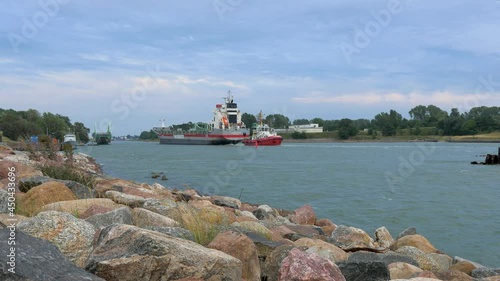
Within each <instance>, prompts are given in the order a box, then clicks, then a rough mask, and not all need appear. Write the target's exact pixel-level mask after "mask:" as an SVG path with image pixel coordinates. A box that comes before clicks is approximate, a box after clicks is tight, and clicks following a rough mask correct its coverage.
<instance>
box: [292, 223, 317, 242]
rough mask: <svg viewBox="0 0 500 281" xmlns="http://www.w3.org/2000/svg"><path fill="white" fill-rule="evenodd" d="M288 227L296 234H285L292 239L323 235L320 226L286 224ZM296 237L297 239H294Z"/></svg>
mask: <svg viewBox="0 0 500 281" xmlns="http://www.w3.org/2000/svg"><path fill="white" fill-rule="evenodd" d="M284 226H285V227H286V228H288V229H289V230H291V231H292V232H293V233H294V234H296V235H294V234H292V236H290V235H285V236H284V237H285V238H287V239H290V240H297V239H300V238H302V237H309V238H315V237H317V236H319V235H321V233H320V231H319V227H315V226H311V225H284ZM294 238H295V239H294Z"/></svg>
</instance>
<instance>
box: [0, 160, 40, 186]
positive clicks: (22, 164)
mask: <svg viewBox="0 0 500 281" xmlns="http://www.w3.org/2000/svg"><path fill="white" fill-rule="evenodd" d="M17 156H22V155H12V157H5V158H4V159H3V160H2V161H0V180H1V179H7V178H8V177H9V168H10V169H12V167H13V168H14V169H15V174H16V181H17V183H18V182H19V180H21V179H22V178H24V177H30V176H41V175H43V174H42V172H41V171H40V170H38V169H37V168H35V165H33V164H30V163H29V162H30V161H29V160H28V157H27V156H26V159H25V160H24V159H23V158H24V157H17ZM8 159H11V160H14V161H11V160H8Z"/></svg>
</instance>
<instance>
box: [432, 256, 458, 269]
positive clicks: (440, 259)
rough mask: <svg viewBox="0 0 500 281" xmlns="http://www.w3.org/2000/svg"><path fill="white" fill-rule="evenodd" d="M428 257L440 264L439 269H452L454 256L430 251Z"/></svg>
mask: <svg viewBox="0 0 500 281" xmlns="http://www.w3.org/2000/svg"><path fill="white" fill-rule="evenodd" d="M427 256H428V257H430V258H432V259H433V260H435V261H436V262H437V264H438V265H439V270H448V269H450V266H451V262H452V258H451V257H449V256H448V255H445V254H438V253H429V254H427Z"/></svg>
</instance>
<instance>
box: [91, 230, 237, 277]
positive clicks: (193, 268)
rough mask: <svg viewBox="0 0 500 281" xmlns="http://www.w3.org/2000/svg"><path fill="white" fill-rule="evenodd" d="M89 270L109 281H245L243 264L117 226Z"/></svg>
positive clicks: (104, 236) (106, 234)
mask: <svg viewBox="0 0 500 281" xmlns="http://www.w3.org/2000/svg"><path fill="white" fill-rule="evenodd" d="M86 269H87V270H88V271H90V272H91V273H94V274H96V275H97V276H99V277H102V278H104V279H106V280H107V281H118V280H120V281H127V280H130V281H132V280H134V281H141V280H144V281H146V280H148V281H149V280H158V281H159V280H177V279H182V278H187V277H191V278H202V279H205V280H206V279H208V278H216V277H220V278H221V279H216V280H241V272H242V263H241V261H240V260H238V259H236V258H234V257H232V256H229V255H227V254H225V253H223V252H220V251H217V250H213V249H208V248H205V247H203V246H201V245H199V244H197V243H195V242H192V241H188V240H184V239H179V238H175V237H172V236H169V235H165V234H162V233H159V232H156V231H151V230H146V229H142V228H139V227H136V226H131V225H124V224H115V225H110V226H108V227H106V228H104V229H103V230H102V231H101V233H100V235H99V238H98V239H97V246H96V247H95V248H94V250H93V251H92V254H91V255H90V257H89V259H88V262H87V265H86ZM222 278H224V279H222Z"/></svg>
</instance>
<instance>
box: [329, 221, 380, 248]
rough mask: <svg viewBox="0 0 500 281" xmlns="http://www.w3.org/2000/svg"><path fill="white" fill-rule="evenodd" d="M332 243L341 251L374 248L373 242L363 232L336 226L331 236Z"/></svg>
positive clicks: (348, 227) (349, 227)
mask: <svg viewBox="0 0 500 281" xmlns="http://www.w3.org/2000/svg"><path fill="white" fill-rule="evenodd" d="M331 238H332V241H333V243H334V244H335V245H336V246H338V247H340V248H341V249H344V250H345V249H352V248H374V247H375V245H374V244H373V243H374V241H373V239H372V238H371V237H370V235H368V233H366V232H365V231H364V230H362V229H359V228H355V227H352V226H345V225H338V226H337V227H336V228H335V230H334V231H333V232H332V235H331Z"/></svg>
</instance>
